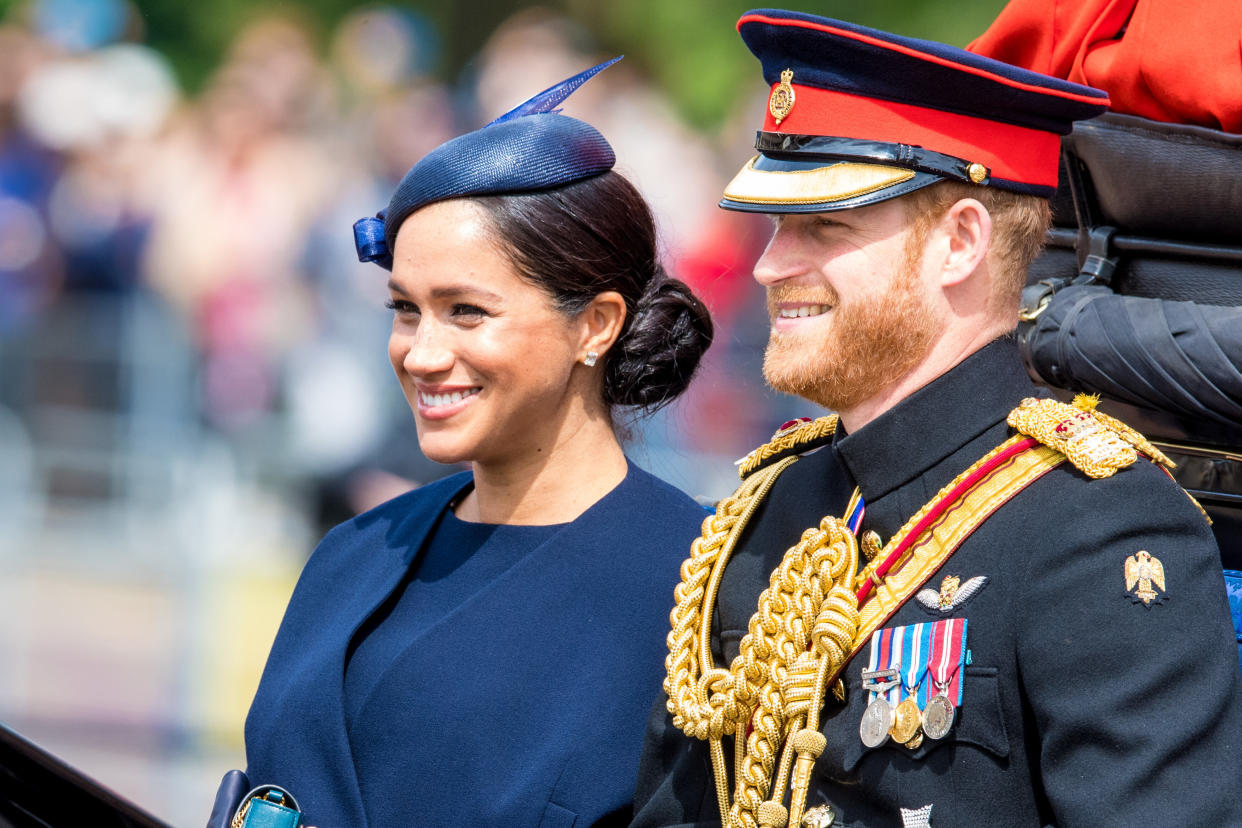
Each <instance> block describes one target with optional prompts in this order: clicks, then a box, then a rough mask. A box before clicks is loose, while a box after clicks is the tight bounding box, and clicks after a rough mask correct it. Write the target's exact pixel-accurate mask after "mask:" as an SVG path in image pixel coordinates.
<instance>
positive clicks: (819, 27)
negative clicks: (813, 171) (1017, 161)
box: [737, 14, 1109, 105]
mask: <svg viewBox="0 0 1242 828" xmlns="http://www.w3.org/2000/svg"><path fill="white" fill-rule="evenodd" d="M745 23H767V24H768V25H770V26H797V27H799V28H803V29H813V30H815V31H819V32H825V33H827V34H831V35H836V36H837V37H848V38H849V39H851V40H857V41H859V42H861V43H867V44H870V45H872V46H879V47H880V48H883V49H889V50H891V51H894V52H900V53H901V54H904V55H909V56H910V57H914V58H918V59H919V60H925V61H927V62H929V63H937V64H940V65H941V66H948V67H949V68H951V69H956V70H959V71H962V72H969V73H970V74H972V75H978V76H979V77H981V78H987V79H988V80H991V81H995V82H997V83H1001V84H1004V85H1005V86H1011V87H1013V88H1014V89H1022V90H1024V91H1027V92H1038V93H1040V94H1042V95H1052V96H1054V97H1057V98H1064V99H1066V100H1069V101H1080V102H1082V103H1089V104H1095V105H1099V104H1104V105H1107V104H1108V102H1109V101H1108V97H1107V96H1103V97H1101V96H1096V95H1082V94H1079V93H1077V92H1070V91H1067V90H1063V89H1051V88H1049V87H1047V86H1038V85H1036V84H1031V83H1023V82H1022V81H1018V80H1014V79H1013V78H1007V77H1005V76H1004V75H998V74H996V73H995V72H989V71H987V70H986V69H981V68H979V67H978V66H970V65H967V64H964V63H958V62H956V61H952V60H946V59H945V58H942V57H938V56H937V55H929V54H928V53H927V52H921V51H919V50H918V49H912V48H910V47H909V46H903V45H901V44H900V43H893V42H891V41H888V40H881V39H880V38H876V37H872V36H870V35H866V34H863V33H861V32H851V31H849V30H848V29H839V28H837V27H836V26H828V25H825V24H823V23H814V22H812V21H810V20H791V19H789V18H785V17H768V16H767V15H763V14H747V15H743V16H742V18H741V19H740V20H738V21H737V28H738V30H739V31H741V28H742V25H743V24H745Z"/></svg>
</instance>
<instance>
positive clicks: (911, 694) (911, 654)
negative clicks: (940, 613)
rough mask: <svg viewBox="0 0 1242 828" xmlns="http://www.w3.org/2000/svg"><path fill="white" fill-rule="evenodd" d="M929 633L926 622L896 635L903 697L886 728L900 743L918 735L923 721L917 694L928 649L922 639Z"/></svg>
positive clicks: (924, 672) (925, 669)
mask: <svg viewBox="0 0 1242 828" xmlns="http://www.w3.org/2000/svg"><path fill="white" fill-rule="evenodd" d="M930 632H931V630H930V625H927V624H914V625H911V626H908V627H900V628H899V633H900V634H899V636H898V638H899V640H900V641H901V642H902V644H901V647H902V651H903V655H904V656H905V662H904V664H903V667H902V671H901V681H902V687H901V694H902V695H903V696H904V698H903V699H902V700H901V702H900V703H899V704H898V705H897V709H896V710H894V711H893V726H892V727H891V728H890V729H889V735H890V736H892V737H893V741H895V742H900V743H901V744H903V745H904V744H906V743H907V742H909V741H910V740H911V739H914V738H915V737H916V736H918V735H919V728H920V727H921V726H922V724H923V711H922V709H920V708H919V700H918V695H919V685H920V684H922V683H923V676H924V675H926V673H927V661H926V658H925V657H926V655H927V654H928V652H929V650H930V648H929V647H925V646H924V643H925V642H924V639H925V638H927V637H928V635H929V633H930ZM906 665H908V666H906Z"/></svg>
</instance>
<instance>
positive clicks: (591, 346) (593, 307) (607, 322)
mask: <svg viewBox="0 0 1242 828" xmlns="http://www.w3.org/2000/svg"><path fill="white" fill-rule="evenodd" d="M578 321H579V322H580V323H581V325H582V353H581V354H580V355H579V356H578V359H579V360H580V361H581V360H583V359H585V358H586V355H587V354H588V353H592V352H593V353H595V354H596V355H597V357H602V356H603V355H604V354H605V353H606V352H607V351H608V349H609V348H611V347H612V345H613V343H614V342H616V341H617V337H619V336H620V335H621V328H622V327H624V326H625V299H624V298H623V297H622V296H621V294H620V293H617V292H616V291H615V290H606V291H604V292H602V293H598V294H596V295H595V297H594V298H593V299H592V300H591V304H589V305H587V306H586V308H585V309H584V310H583V311H582V313H580V314H579V315H578Z"/></svg>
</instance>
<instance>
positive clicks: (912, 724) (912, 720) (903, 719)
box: [888, 696, 923, 745]
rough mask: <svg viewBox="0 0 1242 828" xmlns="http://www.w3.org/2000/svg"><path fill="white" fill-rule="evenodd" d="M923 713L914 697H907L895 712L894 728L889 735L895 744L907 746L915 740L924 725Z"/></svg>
mask: <svg viewBox="0 0 1242 828" xmlns="http://www.w3.org/2000/svg"><path fill="white" fill-rule="evenodd" d="M922 723H923V721H922V711H920V710H919V703H918V702H916V701H915V700H914V697H913V696H906V697H905V699H904V700H902V702H901V704H899V705H897V709H896V710H894V711H893V726H892V727H891V728H890V729H889V731H888V733H889V735H890V736H892V737H893V741H894V742H900V743H901V744H903V745H904V744H905V743H906V742H908V741H910V740H911V739H913V738H914V737H915V736H916V735H917V734H918V732H919V727H920V726H921V725H922Z"/></svg>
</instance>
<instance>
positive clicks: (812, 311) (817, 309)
mask: <svg viewBox="0 0 1242 828" xmlns="http://www.w3.org/2000/svg"><path fill="white" fill-rule="evenodd" d="M828 308H829V306H828V305H801V306H799V307H796V308H781V310H780V314H779V315H780V318H781V319H797V318H798V317H800V316H819V315H820V314H821V313H827V312H828Z"/></svg>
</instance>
